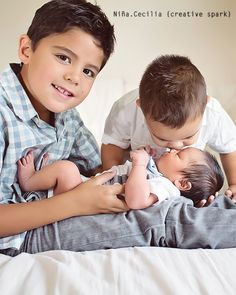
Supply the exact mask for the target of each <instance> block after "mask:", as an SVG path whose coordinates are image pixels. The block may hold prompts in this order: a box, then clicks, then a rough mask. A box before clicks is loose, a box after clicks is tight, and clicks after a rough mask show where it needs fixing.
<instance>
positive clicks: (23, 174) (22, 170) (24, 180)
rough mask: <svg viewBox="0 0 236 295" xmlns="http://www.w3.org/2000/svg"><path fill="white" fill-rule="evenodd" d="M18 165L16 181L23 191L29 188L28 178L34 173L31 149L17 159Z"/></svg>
mask: <svg viewBox="0 0 236 295" xmlns="http://www.w3.org/2000/svg"><path fill="white" fill-rule="evenodd" d="M17 165H18V170H17V174H18V181H19V184H20V187H21V189H22V190H23V191H29V190H30V184H29V182H30V178H31V176H32V175H34V173H35V167H34V155H33V151H29V152H28V153H27V155H26V156H25V157H23V158H21V159H20V160H19V161H17Z"/></svg>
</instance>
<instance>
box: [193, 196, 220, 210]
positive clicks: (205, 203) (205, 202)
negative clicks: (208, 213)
mask: <svg viewBox="0 0 236 295" xmlns="http://www.w3.org/2000/svg"><path fill="white" fill-rule="evenodd" d="M217 196H218V193H216V195H215V196H213V195H212V196H210V197H209V198H208V199H207V200H201V201H199V202H198V203H197V204H196V205H195V207H197V208H202V207H207V206H209V205H210V204H211V203H212V202H214V200H215V198H216V197H217Z"/></svg>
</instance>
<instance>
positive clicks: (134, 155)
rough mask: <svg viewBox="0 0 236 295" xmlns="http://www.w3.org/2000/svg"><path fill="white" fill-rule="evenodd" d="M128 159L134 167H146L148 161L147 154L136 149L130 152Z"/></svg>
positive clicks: (142, 150) (143, 150)
mask: <svg viewBox="0 0 236 295" xmlns="http://www.w3.org/2000/svg"><path fill="white" fill-rule="evenodd" d="M130 158H131V160H132V163H133V165H134V166H136V165H137V166H145V167H146V166H147V164H148V161H149V154H148V153H147V152H146V151H145V149H143V148H142V149H138V150H134V151H131V152H130Z"/></svg>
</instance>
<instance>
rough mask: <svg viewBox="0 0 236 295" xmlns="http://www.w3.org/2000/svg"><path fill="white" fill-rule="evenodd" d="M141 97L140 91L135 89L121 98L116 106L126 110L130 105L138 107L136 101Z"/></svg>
mask: <svg viewBox="0 0 236 295" xmlns="http://www.w3.org/2000/svg"><path fill="white" fill-rule="evenodd" d="M138 97H139V90H138V89H134V90H131V91H129V92H128V93H126V94H124V95H123V96H122V97H121V98H119V99H118V100H117V101H116V102H115V103H114V105H116V107H118V108H119V109H124V108H126V107H128V106H130V105H134V104H135V105H136V100H137V99H138Z"/></svg>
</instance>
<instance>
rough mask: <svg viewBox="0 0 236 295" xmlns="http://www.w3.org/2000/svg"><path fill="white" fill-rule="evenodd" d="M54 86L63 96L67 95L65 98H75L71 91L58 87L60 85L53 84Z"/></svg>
mask: <svg viewBox="0 0 236 295" xmlns="http://www.w3.org/2000/svg"><path fill="white" fill-rule="evenodd" d="M52 86H53V87H54V88H55V89H56V90H57V91H58V92H60V93H61V94H63V95H65V96H69V97H73V96H74V94H73V93H72V92H70V91H68V90H67V89H65V88H63V87H61V86H58V85H55V84H52Z"/></svg>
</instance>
